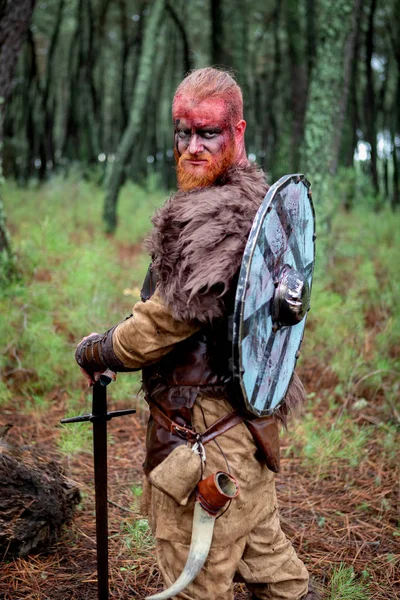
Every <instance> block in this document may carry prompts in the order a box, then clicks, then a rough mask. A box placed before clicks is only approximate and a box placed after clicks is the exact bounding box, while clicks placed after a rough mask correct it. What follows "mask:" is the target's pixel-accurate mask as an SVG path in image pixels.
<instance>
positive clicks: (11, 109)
mask: <svg viewBox="0 0 400 600" xmlns="http://www.w3.org/2000/svg"><path fill="white" fill-rule="evenodd" d="M399 31H400V3H399V1H398V0H388V1H386V2H383V0H368V1H366V2H361V0H337V2H329V1H327V0H298V1H296V0H283V1H280V0H275V1H274V0H266V1H264V2H259V1H257V0H246V1H244V0H242V1H239V0H231V1H229V2H228V1H227V0H225V1H223V0H210V1H208V0H191V1H190V2H183V1H181V0H174V1H172V0H169V1H167V0H151V1H150V0H142V1H138V0H114V1H111V0H69V1H68V2H67V1H65V0H46V1H36V2H35V0H18V1H17V0H0V159H1V162H2V175H1V181H0V186H1V191H0V259H1V260H0V277H1V290H0V310H1V322H0V340H1V342H0V374H1V379H0V406H1V410H2V413H1V417H0V424H1V423H3V424H4V425H6V424H11V425H13V428H12V429H11V431H10V434H9V436H8V437H7V439H8V440H10V441H11V442H12V443H14V444H18V443H22V442H23V443H29V444H32V445H35V446H38V447H40V448H41V449H42V450H43V454H44V455H46V456H48V457H56V459H57V460H59V461H62V462H63V463H64V464H65V465H67V467H68V469H69V472H70V473H72V476H73V477H74V479H75V480H77V481H78V482H79V485H80V486H81V491H82V496H83V500H82V503H81V505H80V508H79V511H78V514H77V517H76V519H75V521H74V523H73V524H72V525H71V526H70V527H69V529H68V530H66V531H65V532H64V534H63V537H62V538H61V541H60V542H59V543H58V544H56V545H54V547H50V548H46V549H45V551H42V553H41V554H35V555H33V556H28V557H26V558H18V557H17V558H12V557H11V556H7V553H5V556H4V557H3V558H4V563H3V565H4V568H3V569H2V574H1V575H0V597H1V598H4V600H8V599H12V600H16V599H20V598H32V599H33V598H41V599H42V598H49V599H51V600H56V599H58V598H60V600H65V598H70V599H71V600H72V599H74V598H76V599H77V600H78V599H79V600H82V598H91V597H93V598H94V597H95V596H91V595H90V594H91V593H92V592H91V591H90V590H91V589H92V588H93V582H92V581H93V571H94V553H93V552H94V549H93V544H91V542H90V539H91V538H93V516H92V513H91V511H92V509H93V492H92V484H91V475H90V461H91V457H90V436H91V432H90V428H89V427H87V426H85V425H77V426H76V427H75V426H74V427H71V426H69V427H57V426H56V425H57V423H58V420H59V418H61V417H62V416H64V415H66V414H77V413H79V412H86V411H87V406H88V401H89V399H88V395H87V391H86V390H85V387H84V384H83V382H81V380H80V379H79V373H78V372H77V369H76V368H75V365H74V362H73V348H74V346H75V344H76V343H77V341H78V340H79V339H80V338H81V337H82V336H83V335H85V334H87V333H88V332H89V331H95V330H98V331H102V330H103V329H104V330H105V329H106V328H107V327H108V326H110V325H111V324H113V323H115V322H116V321H117V320H120V319H121V318H122V317H123V316H125V315H126V314H129V312H130V307H131V305H132V303H133V302H134V301H135V300H137V299H138V290H139V287H140V284H141V280H142V278H143V275H144V272H145V268H146V265H147V260H148V259H147V258H146V257H145V255H144V254H143V253H142V251H141V249H140V242H141V240H142V239H143V237H144V236H145V234H146V233H147V231H148V230H149V228H150V216H151V214H152V212H153V211H154V209H155V208H156V207H157V206H159V205H160V204H161V203H162V202H163V201H164V199H165V197H166V196H167V194H168V191H169V190H173V189H174V188H175V171H174V160H173V135H172V123H171V114H170V109H171V101H172V97H173V94H174V90H175V89H176V86H177V85H178V83H179V82H180V81H181V79H182V78H183V76H184V75H185V73H186V72H188V71H189V70H190V69H192V68H196V67H202V66H206V65H207V66H208V65H220V66H222V67H228V68H230V69H233V71H234V73H235V75H236V77H237V80H238V81H239V83H240V85H241V86H242V88H243V93H244V101H245V118H246V121H247V132H246V145H247V150H248V156H249V159H250V160H251V161H255V162H257V163H258V164H259V165H260V166H262V167H263V168H264V169H265V170H266V171H267V172H268V174H269V180H270V182H271V183H272V182H273V181H275V180H277V179H278V178H279V177H281V176H282V175H284V174H287V173H290V172H304V173H305V174H306V175H307V177H308V178H309V179H310V181H311V183H312V188H313V199H314V204H315V209H316V213H317V220H318V236H319V239H318V256H317V267H316V275H315V283H314V288H313V297H312V311H311V313H310V316H309V320H308V324H307V329H306V337H305V342H304V344H303V349H302V357H301V359H300V361H299V371H300V374H301V376H302V378H303V380H304V381H305V383H306V386H307V391H308V398H309V401H308V405H307V409H306V413H305V416H303V418H302V419H301V420H297V421H294V422H292V424H291V425H290V427H289V432H288V433H285V434H284V436H283V438H282V448H283V469H282V474H281V475H280V476H279V477H278V489H279V494H280V503H281V513H282V521H283V525H284V527H285V530H286V531H287V532H288V534H289V535H290V536H291V538H292V539H293V540H294V543H295V545H296V548H297V549H298V550H299V551H300V553H301V554H302V556H304V558H305V560H306V562H307V564H308V566H309V568H310V569H311V571H312V573H313V575H314V576H315V578H316V580H317V581H319V582H320V584H321V585H322V586H324V587H325V588H326V593H327V597H329V598H330V600H341V599H343V600H347V599H349V600H351V599H354V600H357V599H360V600H361V599H363V598H373V599H375V598H376V599H378V598H379V599H382V598H390V599H392V598H398V597H400V589H399V585H400V584H399V582H400V577H399V564H400V552H399V545H398V538H399V536H400V529H399V521H398V506H399V480H398V464H399V453H398V428H399V424H400V412H399V406H398V396H399V361H398V357H399V350H400V319H399V315H400V306H399V304H400V301H399V298H400V294H399V291H400V290H399V270H400V268H399V264H400V248H399V243H398V231H399V226H400V218H399V211H398V209H399V206H400V196H399V156H400V36H399V35H398V32H399ZM132 381H133V382H134V383H136V384H137V385H136V387H135V385H134V386H133V387H132ZM138 389H139V379H138V378H136V376H133V377H132V376H129V377H128V376H125V377H123V376H120V377H119V379H118V381H117V383H116V384H115V385H114V384H113V386H112V389H110V398H111V402H112V404H113V406H116V407H122V408H124V407H130V406H131V405H132V404H133V405H135V406H136V407H137V408H138V415H137V416H136V417H132V418H131V419H130V420H129V419H128V418H127V420H126V423H125V425H121V423H120V424H118V425H117V424H114V422H112V424H111V425H110V431H111V437H110V448H111V450H110V452H111V459H112V464H113V465H114V467H115V469H113V470H112V473H111V475H110V494H111V498H112V499H113V500H114V501H115V502H114V504H115V506H114V510H115V515H114V514H112V515H111V532H112V534H113V535H112V542H111V545H112V552H111V567H112V571H111V578H112V579H111V581H112V589H113V594H114V596H113V597H115V598H121V599H122V598H128V597H145V595H146V592H148V591H151V590H154V589H156V588H157V586H159V585H160V581H159V576H158V574H157V571H156V567H155V564H154V558H153V541H152V539H151V536H150V534H149V531H148V526H147V521H146V520H145V519H142V518H141V515H140V509H139V505H138V496H139V495H140V489H141V488H140V462H141V457H142V451H143V439H144V424H145V421H146V409H145V408H144V406H143V401H142V398H141V396H140V394H139V393H138ZM6 429H7V427H6ZM132 432H133V433H132ZM82 466H84V469H82ZM83 471H84V473H83ZM122 505H123V508H124V507H125V512H124V511H123V508H120V509H118V508H116V507H118V506H119V507H121V506H122ZM126 510H128V511H133V513H134V514H133V515H129V516H127V514H126ZM118 511H120V512H118ZM88 539H89V541H88ZM80 552H82V557H83V556H85V558H84V559H83V558H81V560H78V561H76V556H77V555H79V556H81V555H80V554H79V553H80ZM66 590H68V591H66ZM236 593H237V597H238V598H239V597H245V596H244V595H241V594H244V591H243V589H242V588H241V587H240V586H237V588H236Z"/></svg>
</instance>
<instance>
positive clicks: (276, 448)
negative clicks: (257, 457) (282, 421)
mask: <svg viewBox="0 0 400 600" xmlns="http://www.w3.org/2000/svg"><path fill="white" fill-rule="evenodd" d="M245 423H246V426H247V428H248V430H249V431H250V433H251V434H252V436H253V439H254V441H255V443H256V446H257V448H258V450H259V451H260V452H261V453H262V456H263V458H264V460H265V463H266V465H267V467H268V469H269V470H270V471H273V472H274V473H279V469H280V443H279V427H278V421H277V419H276V418H275V417H274V416H267V417H258V418H257V419H251V420H246V421H245Z"/></svg>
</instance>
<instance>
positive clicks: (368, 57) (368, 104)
mask: <svg viewBox="0 0 400 600" xmlns="http://www.w3.org/2000/svg"><path fill="white" fill-rule="evenodd" d="M376 4H377V0H371V5H370V10H369V18H368V31H367V36H366V53H365V72H366V78H367V84H366V90H365V123H366V136H365V137H366V140H367V141H368V143H369V145H370V147H371V159H370V172H371V178H372V185H373V188H374V191H375V194H376V196H378V194H379V179H378V168H377V140H376V116H377V110H376V99H375V90H374V79H373V71H372V55H373V52H374V17H375V11H376Z"/></svg>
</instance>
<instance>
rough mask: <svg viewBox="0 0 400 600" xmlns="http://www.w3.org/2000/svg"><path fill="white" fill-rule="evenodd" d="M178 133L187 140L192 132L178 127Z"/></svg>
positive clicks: (182, 138)
mask: <svg viewBox="0 0 400 600" xmlns="http://www.w3.org/2000/svg"><path fill="white" fill-rule="evenodd" d="M177 134H178V137H179V138H180V139H181V140H187V139H188V137H189V135H190V132H189V131H185V130H184V129H178V130H177Z"/></svg>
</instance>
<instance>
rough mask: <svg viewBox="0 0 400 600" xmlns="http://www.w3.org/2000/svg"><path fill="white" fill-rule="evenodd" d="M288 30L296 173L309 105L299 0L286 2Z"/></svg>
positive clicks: (293, 166)
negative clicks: (307, 105)
mask: <svg viewBox="0 0 400 600" xmlns="http://www.w3.org/2000/svg"><path fill="white" fill-rule="evenodd" d="M286 30H287V35H288V55H289V62H290V87H291V102H290V108H291V114H292V121H291V140H290V155H291V156H290V166H289V169H290V171H291V172H294V171H297V170H298V168H299V161H300V150H301V148H300V144H301V141H302V139H303V134H304V117H305V111H306V104H307V64H306V60H305V52H304V43H303V32H302V29H301V21H300V7H299V3H298V1H297V0H287V1H286Z"/></svg>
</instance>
